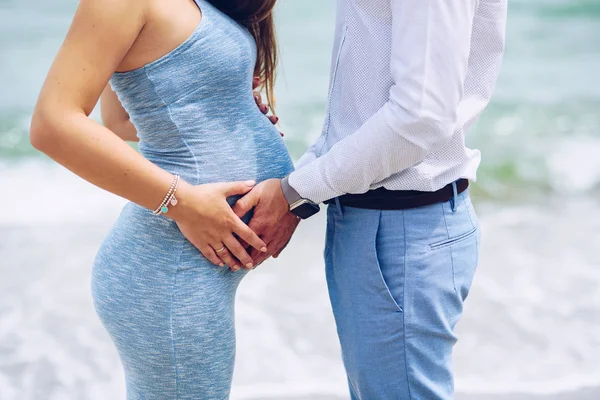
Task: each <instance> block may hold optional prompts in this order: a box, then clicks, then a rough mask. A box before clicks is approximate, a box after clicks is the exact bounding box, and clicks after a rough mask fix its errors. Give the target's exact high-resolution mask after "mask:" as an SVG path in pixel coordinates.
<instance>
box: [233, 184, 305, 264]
mask: <svg viewBox="0 0 600 400" xmlns="http://www.w3.org/2000/svg"><path fill="white" fill-rule="evenodd" d="M252 208H254V216H253V217H252V220H250V224H249V227H250V229H252V231H254V232H255V233H256V234H257V235H258V236H259V237H261V238H262V240H263V241H264V242H265V243H266V244H267V248H268V249H269V251H268V252H267V253H261V252H260V251H254V250H253V251H252V252H251V253H250V256H251V257H252V259H253V262H254V265H258V264H260V263H262V262H263V261H265V260H266V259H268V258H269V257H271V256H273V257H275V258H277V257H278V256H279V254H281V252H282V251H283V250H284V249H285V247H286V246H287V244H288V242H289V241H290V239H291V237H292V235H293V234H294V231H295V230H296V227H297V226H298V223H299V222H300V219H299V218H298V217H296V216H295V215H294V214H292V213H291V212H290V208H289V205H288V203H287V201H286V199H285V197H284V196H283V192H282V191H281V179H269V180H267V181H264V182H262V183H261V184H259V185H257V186H256V187H255V188H254V189H253V190H252V191H251V192H250V193H248V194H247V195H245V196H244V197H242V198H241V199H239V200H238V201H237V203H235V205H234V206H233V211H234V212H235V213H236V214H237V215H238V216H239V217H240V218H241V217H243V216H244V215H246V214H247V213H248V212H249V211H250V210H251V209H252Z"/></svg>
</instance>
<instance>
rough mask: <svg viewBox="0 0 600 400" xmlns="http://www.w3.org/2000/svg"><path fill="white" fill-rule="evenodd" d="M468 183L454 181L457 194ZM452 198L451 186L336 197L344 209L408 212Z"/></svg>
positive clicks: (329, 201)
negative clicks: (432, 189)
mask: <svg viewBox="0 0 600 400" xmlns="http://www.w3.org/2000/svg"><path fill="white" fill-rule="evenodd" d="M468 187H469V181H468V180H467V179H459V180H458V181H456V189H457V194H460V193H462V192H464V191H465V190H467V188H468ZM453 197H454V190H453V188H452V184H449V185H446V186H444V187H443V188H441V189H440V190H437V191H435V192H420V191H418V190H388V189H386V188H379V189H375V190H369V191H368V192H367V193H363V194H345V195H343V196H340V197H337V199H339V201H340V203H341V204H342V205H343V206H346V207H354V208H366V209H369V210H408V209H410V208H418V207H423V206H429V205H431V204H437V203H444V202H446V201H449V200H450V199H452V198H453ZM335 201H336V198H333V199H331V200H327V201H326V202H325V204H334V203H335Z"/></svg>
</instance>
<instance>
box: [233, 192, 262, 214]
mask: <svg viewBox="0 0 600 400" xmlns="http://www.w3.org/2000/svg"><path fill="white" fill-rule="evenodd" d="M259 201H260V191H258V190H253V191H251V192H250V193H248V194H247V195H245V196H244V197H242V198H241V199H239V200H238V201H236V202H235V204H234V205H233V212H234V213H235V215H237V216H238V217H240V218H242V217H243V216H244V215H246V214H248V213H249V212H250V210H252V209H253V208H254V207H256V205H257V204H258V202H259Z"/></svg>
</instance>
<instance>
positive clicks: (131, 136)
mask: <svg viewBox="0 0 600 400" xmlns="http://www.w3.org/2000/svg"><path fill="white" fill-rule="evenodd" d="M100 112H101V114H102V123H103V124H104V126H105V127H107V128H108V129H110V130H111V131H112V132H114V134H115V135H117V136H118V137H120V138H121V139H123V140H126V141H128V142H139V138H138V137H137V131H136V129H135V126H133V123H131V120H130V119H129V114H127V111H125V109H124V108H123V105H122V104H121V102H120V101H119V98H118V97H117V94H116V93H115V92H114V91H113V90H112V88H111V87H110V85H106V87H105V88H104V92H102V96H100Z"/></svg>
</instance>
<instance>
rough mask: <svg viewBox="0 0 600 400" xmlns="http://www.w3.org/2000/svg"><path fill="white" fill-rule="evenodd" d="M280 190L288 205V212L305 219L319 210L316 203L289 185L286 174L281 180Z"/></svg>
mask: <svg viewBox="0 0 600 400" xmlns="http://www.w3.org/2000/svg"><path fill="white" fill-rule="evenodd" d="M281 190H282V191H283V195H284V196H285V199H286V200H287V202H288V204H289V205H290V212H291V213H292V214H294V215H295V216H297V217H298V218H301V219H307V218H310V217H312V216H313V215H315V214H316V213H318V212H319V211H321V207H319V205H318V204H316V203H314V202H312V201H310V200H308V199H303V198H302V197H301V196H300V195H299V194H298V192H296V190H295V189H294V188H293V187H291V186H290V184H289V183H288V177H287V176H286V177H285V178H283V179H282V180H281Z"/></svg>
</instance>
